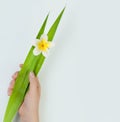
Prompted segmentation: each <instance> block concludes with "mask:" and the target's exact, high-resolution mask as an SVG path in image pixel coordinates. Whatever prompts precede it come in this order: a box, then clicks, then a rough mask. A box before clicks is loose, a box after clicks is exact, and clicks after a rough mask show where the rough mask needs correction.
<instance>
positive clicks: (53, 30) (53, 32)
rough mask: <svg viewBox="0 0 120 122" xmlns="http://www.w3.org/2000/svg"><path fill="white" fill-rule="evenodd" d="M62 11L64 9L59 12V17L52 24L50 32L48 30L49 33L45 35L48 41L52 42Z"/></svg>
mask: <svg viewBox="0 0 120 122" xmlns="http://www.w3.org/2000/svg"><path fill="white" fill-rule="evenodd" d="M64 11H65V8H64V9H63V10H62V11H61V13H60V14H59V16H58V17H57V19H56V20H55V22H54V23H53V25H52V27H51V28H50V30H49V32H48V34H47V35H48V40H49V41H52V40H53V38H54V35H55V32H56V30H57V27H58V25H59V22H60V20H61V17H62V15H63V13H64Z"/></svg>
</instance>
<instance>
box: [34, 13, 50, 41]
mask: <svg viewBox="0 0 120 122" xmlns="http://www.w3.org/2000/svg"><path fill="white" fill-rule="evenodd" d="M48 16H49V14H48V15H47V17H46V19H45V21H44V23H43V25H42V27H41V29H40V31H39V32H38V35H37V36H36V39H40V37H41V35H42V34H43V33H44V30H45V27H46V23H47V20H48Z"/></svg>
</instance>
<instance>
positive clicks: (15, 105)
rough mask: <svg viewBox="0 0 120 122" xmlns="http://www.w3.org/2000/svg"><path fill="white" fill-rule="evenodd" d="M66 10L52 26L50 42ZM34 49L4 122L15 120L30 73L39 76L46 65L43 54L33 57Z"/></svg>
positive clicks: (26, 62)
mask: <svg viewBox="0 0 120 122" xmlns="http://www.w3.org/2000/svg"><path fill="white" fill-rule="evenodd" d="M64 10H65V8H64V9H63V10H62V12H61V13H60V14H59V16H58V18H57V19H56V21H55V22H54V24H53V25H52V27H51V29H50V30H49V32H48V38H49V40H50V41H52V39H53V37H54V35H55V32H56V30H57V27H58V24H59V22H60V20H61V17H62V15H63V12H64ZM48 16H49V14H48V15H47V17H46V19H45V20H44V23H43V25H42V27H41V29H40V31H39V33H38V35H37V36H36V38H37V39H40V37H41V35H42V34H43V33H44V30H45V27H46V23H47V20H48ZM34 48H35V47H34V46H32V47H31V49H30V51H29V53H28V55H27V58H26V60H25V62H24V64H23V66H22V69H21V71H20V72H19V74H18V77H17V79H16V82H15V86H14V89H13V92H12V95H11V96H10V99H9V101H8V105H7V109H6V112H5V116H4V121H3V122H11V121H12V120H13V118H14V115H15V114H16V113H17V111H18V109H19V107H20V105H21V104H22V102H23V100H24V97H25V94H26V92H27V90H28V88H29V73H30V72H31V71H33V72H34V73H35V75H37V74H38V72H39V71H40V69H41V67H42V65H43V63H44V60H45V57H44V56H43V55H42V54H40V55H39V56H34V55H33V50H34Z"/></svg>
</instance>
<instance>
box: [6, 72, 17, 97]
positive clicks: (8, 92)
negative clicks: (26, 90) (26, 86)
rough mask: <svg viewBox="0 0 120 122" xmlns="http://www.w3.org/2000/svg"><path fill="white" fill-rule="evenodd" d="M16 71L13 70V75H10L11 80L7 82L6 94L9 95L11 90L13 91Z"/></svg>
mask: <svg viewBox="0 0 120 122" xmlns="http://www.w3.org/2000/svg"><path fill="white" fill-rule="evenodd" d="M18 73H19V72H18V71H17V72H15V73H14V74H13V75H12V80H11V82H10V84H9V87H8V91H7V94H8V96H10V95H11V94H12V91H13V88H14V85H15V80H16V78H17V76H18Z"/></svg>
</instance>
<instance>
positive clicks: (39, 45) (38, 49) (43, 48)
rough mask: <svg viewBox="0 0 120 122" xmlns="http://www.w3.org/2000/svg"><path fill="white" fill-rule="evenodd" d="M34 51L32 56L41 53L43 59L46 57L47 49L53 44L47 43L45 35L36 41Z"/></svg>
mask: <svg viewBox="0 0 120 122" xmlns="http://www.w3.org/2000/svg"><path fill="white" fill-rule="evenodd" d="M34 46H35V48H34V50H33V54H34V55H35V56H37V55H39V54H40V53H42V54H43V55H44V56H45V57H47V55H48V52H49V49H50V48H51V47H53V46H54V45H53V42H51V41H48V36H47V35H45V34H44V35H42V36H41V38H40V39H36V40H35V43H34Z"/></svg>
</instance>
